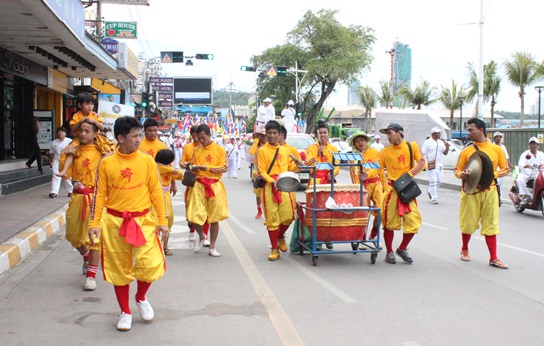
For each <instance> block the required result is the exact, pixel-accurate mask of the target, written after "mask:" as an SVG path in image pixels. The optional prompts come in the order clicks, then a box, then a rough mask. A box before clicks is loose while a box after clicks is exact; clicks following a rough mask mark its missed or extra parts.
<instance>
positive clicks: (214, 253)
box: [208, 248, 221, 257]
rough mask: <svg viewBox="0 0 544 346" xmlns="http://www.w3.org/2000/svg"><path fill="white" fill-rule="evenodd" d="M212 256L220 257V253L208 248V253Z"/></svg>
mask: <svg viewBox="0 0 544 346" xmlns="http://www.w3.org/2000/svg"><path fill="white" fill-rule="evenodd" d="M208 254H209V255H210V256H212V257H221V253H220V252H219V251H217V250H216V249H212V248H210V252H209V253H208Z"/></svg>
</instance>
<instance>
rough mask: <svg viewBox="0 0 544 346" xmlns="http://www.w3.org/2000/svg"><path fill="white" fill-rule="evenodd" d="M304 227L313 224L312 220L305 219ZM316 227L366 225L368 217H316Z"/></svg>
mask: <svg viewBox="0 0 544 346" xmlns="http://www.w3.org/2000/svg"><path fill="white" fill-rule="evenodd" d="M305 223H306V227H311V226H312V225H313V220H312V219H310V218H307V219H306V222H305ZM316 226H317V227H331V228H332V227H349V226H368V217H360V218H355V219H320V218H318V219H317V222H316Z"/></svg>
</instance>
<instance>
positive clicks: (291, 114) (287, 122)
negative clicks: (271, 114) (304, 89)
mask: <svg viewBox="0 0 544 346" xmlns="http://www.w3.org/2000/svg"><path fill="white" fill-rule="evenodd" d="M295 113H296V111H295V102H293V100H289V101H288V102H287V106H286V108H285V109H284V110H282V111H281V117H282V118H283V126H285V128H286V129H287V133H291V132H295V124H296V121H295V115H296V114H295Z"/></svg>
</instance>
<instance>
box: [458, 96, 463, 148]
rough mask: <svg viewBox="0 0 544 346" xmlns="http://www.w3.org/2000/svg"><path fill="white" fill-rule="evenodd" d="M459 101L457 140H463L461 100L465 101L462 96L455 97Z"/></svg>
mask: <svg viewBox="0 0 544 346" xmlns="http://www.w3.org/2000/svg"><path fill="white" fill-rule="evenodd" d="M457 99H458V100H459V104H460V106H459V139H460V140H461V141H462V140H463V100H464V99H465V97H464V96H459V97H457Z"/></svg>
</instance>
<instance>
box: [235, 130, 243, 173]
mask: <svg viewBox="0 0 544 346" xmlns="http://www.w3.org/2000/svg"><path fill="white" fill-rule="evenodd" d="M236 148H237V149H238V161H236V170H240V162H241V161H242V156H243V157H245V155H244V154H245V153H244V149H245V145H244V142H242V139H241V138H240V137H236Z"/></svg>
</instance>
